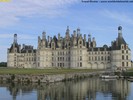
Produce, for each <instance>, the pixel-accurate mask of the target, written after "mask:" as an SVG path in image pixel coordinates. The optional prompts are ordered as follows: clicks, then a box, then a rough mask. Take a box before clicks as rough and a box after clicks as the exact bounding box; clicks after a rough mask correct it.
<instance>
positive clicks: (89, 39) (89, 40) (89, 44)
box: [88, 34, 91, 48]
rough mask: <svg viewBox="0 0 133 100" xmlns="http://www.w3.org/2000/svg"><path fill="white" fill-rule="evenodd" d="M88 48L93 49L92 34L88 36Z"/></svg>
mask: <svg viewBox="0 0 133 100" xmlns="http://www.w3.org/2000/svg"><path fill="white" fill-rule="evenodd" d="M88 47H89V48H90V47H91V34H89V35H88Z"/></svg>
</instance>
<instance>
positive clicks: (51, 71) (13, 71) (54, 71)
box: [0, 68, 101, 75]
mask: <svg viewBox="0 0 133 100" xmlns="http://www.w3.org/2000/svg"><path fill="white" fill-rule="evenodd" d="M96 71H101V70H98V69H26V68H22V69H19V68H0V74H29V75H31V74H35V75H36V74H66V73H82V72H96Z"/></svg>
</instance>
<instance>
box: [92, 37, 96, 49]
mask: <svg viewBox="0 0 133 100" xmlns="http://www.w3.org/2000/svg"><path fill="white" fill-rule="evenodd" d="M92 47H93V48H95V47H96V41H95V37H93V39H92Z"/></svg>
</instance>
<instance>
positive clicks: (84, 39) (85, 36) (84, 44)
mask: <svg viewBox="0 0 133 100" xmlns="http://www.w3.org/2000/svg"><path fill="white" fill-rule="evenodd" d="M84 46H86V34H84Z"/></svg>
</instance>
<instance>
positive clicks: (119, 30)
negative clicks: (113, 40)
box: [118, 26, 122, 38]
mask: <svg viewBox="0 0 133 100" xmlns="http://www.w3.org/2000/svg"><path fill="white" fill-rule="evenodd" d="M118 38H122V27H121V26H119V27H118Z"/></svg>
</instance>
